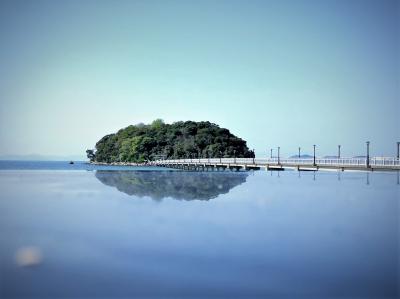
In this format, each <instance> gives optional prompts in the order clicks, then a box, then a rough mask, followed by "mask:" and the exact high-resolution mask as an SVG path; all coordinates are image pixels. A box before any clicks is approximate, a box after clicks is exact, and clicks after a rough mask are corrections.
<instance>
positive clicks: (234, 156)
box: [233, 150, 236, 164]
mask: <svg viewBox="0 0 400 299" xmlns="http://www.w3.org/2000/svg"><path fill="white" fill-rule="evenodd" d="M233 163H235V164H236V150H233Z"/></svg>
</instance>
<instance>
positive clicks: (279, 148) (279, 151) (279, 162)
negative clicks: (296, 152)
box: [278, 146, 281, 165]
mask: <svg viewBox="0 0 400 299" xmlns="http://www.w3.org/2000/svg"><path fill="white" fill-rule="evenodd" d="M280 153H281V147H280V146H278V165H279V164H281V160H280V159H281V158H280Z"/></svg>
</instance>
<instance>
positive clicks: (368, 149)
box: [366, 141, 369, 168]
mask: <svg viewBox="0 0 400 299" xmlns="http://www.w3.org/2000/svg"><path fill="white" fill-rule="evenodd" d="M366 143H367V168H369V141H367V142H366Z"/></svg>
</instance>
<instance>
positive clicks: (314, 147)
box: [313, 144, 316, 166]
mask: <svg viewBox="0 0 400 299" xmlns="http://www.w3.org/2000/svg"><path fill="white" fill-rule="evenodd" d="M313 147H314V162H313V165H314V166H315V165H316V164H315V144H314V145H313Z"/></svg>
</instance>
